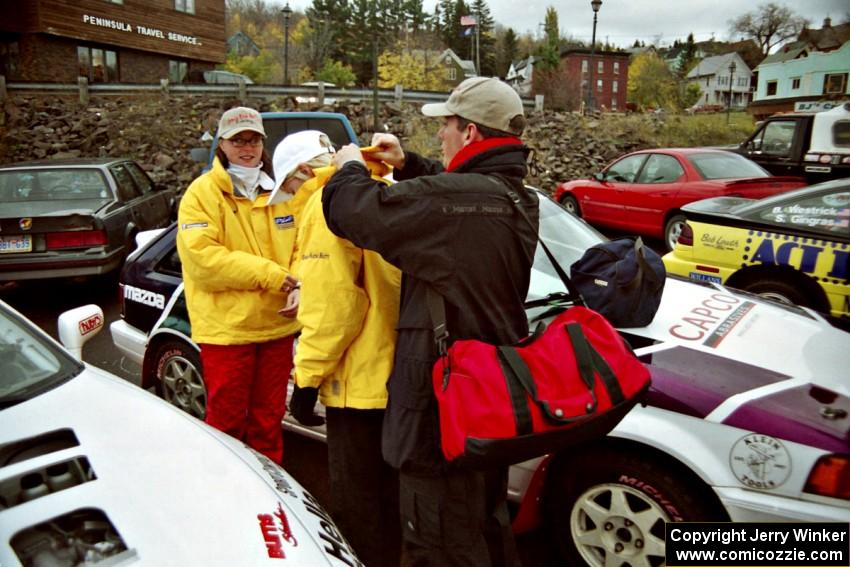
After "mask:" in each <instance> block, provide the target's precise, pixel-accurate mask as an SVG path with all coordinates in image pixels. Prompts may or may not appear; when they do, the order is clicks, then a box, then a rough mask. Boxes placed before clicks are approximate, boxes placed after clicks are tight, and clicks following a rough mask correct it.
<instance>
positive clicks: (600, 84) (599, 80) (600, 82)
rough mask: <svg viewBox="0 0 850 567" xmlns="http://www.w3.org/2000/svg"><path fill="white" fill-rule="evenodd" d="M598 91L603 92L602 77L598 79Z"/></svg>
mask: <svg viewBox="0 0 850 567" xmlns="http://www.w3.org/2000/svg"><path fill="white" fill-rule="evenodd" d="M596 91H597V92H600V93H601V92H602V79H596Z"/></svg>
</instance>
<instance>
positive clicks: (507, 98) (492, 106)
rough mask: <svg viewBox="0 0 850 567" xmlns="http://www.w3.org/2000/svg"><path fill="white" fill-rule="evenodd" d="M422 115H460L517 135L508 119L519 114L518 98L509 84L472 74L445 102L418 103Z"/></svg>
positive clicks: (520, 108)
mask: <svg viewBox="0 0 850 567" xmlns="http://www.w3.org/2000/svg"><path fill="white" fill-rule="evenodd" d="M422 114H424V115H425V116H460V117H461V118H465V119H467V120H470V121H472V122H475V123H476V124H481V125H482V126H487V127H488V128H493V129H495V130H499V131H501V132H508V133H509V134H515V135H517V136H519V135H520V134H522V129H521V128H511V120H512V119H513V118H514V117H515V116H517V115H523V109H522V99H520V98H519V95H518V94H517V92H516V91H515V90H513V89H512V88H511V87H510V85H508V84H507V83H504V82H502V81H500V80H499V79H497V78H495V77H472V78H470V79H466V80H465V81H463V82H462V83H461V84H459V85H458V86H457V87H455V89H454V90H453V91H452V94H451V95H449V100H447V101H446V102H438V103H433V104H426V105H423V106H422Z"/></svg>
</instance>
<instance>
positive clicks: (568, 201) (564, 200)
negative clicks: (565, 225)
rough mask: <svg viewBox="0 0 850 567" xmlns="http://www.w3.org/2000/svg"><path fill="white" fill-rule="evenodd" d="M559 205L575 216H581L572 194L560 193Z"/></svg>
mask: <svg viewBox="0 0 850 567" xmlns="http://www.w3.org/2000/svg"><path fill="white" fill-rule="evenodd" d="M561 205H562V206H563V207H564V208H565V209H567V210H568V211H569V212H571V213H572V214H574V215H575V216H577V217H581V209H579V207H578V201H576V198H575V197H573V196H572V195H567V194H564V195H561Z"/></svg>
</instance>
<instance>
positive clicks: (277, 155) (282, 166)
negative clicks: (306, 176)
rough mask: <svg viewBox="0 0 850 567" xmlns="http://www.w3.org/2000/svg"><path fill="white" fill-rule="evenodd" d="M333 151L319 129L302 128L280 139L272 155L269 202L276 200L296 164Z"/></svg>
mask: <svg viewBox="0 0 850 567" xmlns="http://www.w3.org/2000/svg"><path fill="white" fill-rule="evenodd" d="M333 152H334V148H333V144H332V143H331V140H330V138H328V135H327V134H325V133H324V132H320V131H319V130H302V131H300V132H295V133H293V134H290V135H289V136H287V137H285V138H284V139H283V140H281V141H280V142H279V143H278V144H277V147H276V148H275V149H274V156H273V157H272V166H273V167H274V180H275V188H274V191H272V194H271V195H270V196H269V203H270V204H271V203H275V202H277V201H276V200H275V197H276V196H277V195H278V193H279V192H280V188H281V187H282V186H283V182H284V181H286V180H287V179H288V178H289V176H290V175H292V173H293V172H294V171H295V170H296V169H297V167H298V164H300V163H307V162H309V161H310V160H312V159H313V158H315V157H317V156H320V155H322V154H329V153H333Z"/></svg>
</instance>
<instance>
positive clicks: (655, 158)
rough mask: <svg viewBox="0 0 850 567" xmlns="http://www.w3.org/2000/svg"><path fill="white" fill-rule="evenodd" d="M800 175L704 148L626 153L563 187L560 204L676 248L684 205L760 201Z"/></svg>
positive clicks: (794, 185) (795, 183) (558, 196)
mask: <svg viewBox="0 0 850 567" xmlns="http://www.w3.org/2000/svg"><path fill="white" fill-rule="evenodd" d="M805 184H806V183H805V181H804V180H803V179H802V178H800V177H774V176H772V175H771V174H770V173H768V172H767V171H765V170H764V169H762V168H761V166H759V165H757V164H756V163H754V162H752V161H750V160H748V159H747V158H745V157H743V156H740V155H738V154H734V153H732V152H727V151H724V150H709V149H701V148H684V149H662V150H642V151H639V152H633V153H630V154H626V155H625V156H623V157H621V158H619V159H618V160H616V161H614V162H613V163H611V164H610V165H609V166H608V167H606V168H605V169H604V170H602V172H601V173H597V174H596V175H595V176H594V177H593V178H592V179H582V180H579V181H568V182H566V183H561V184H560V185H558V188H557V189H556V190H555V195H554V197H555V200H557V201H558V202H559V203H561V204H562V205H563V206H564V207H565V208H566V209H567V210H568V211H570V212H572V213H574V214H576V215H578V216H581V217H584V219H585V220H587V222H589V223H591V224H594V225H599V226H604V227H608V228H614V229H617V230H622V231H626V232H630V233H634V234H641V235H645V236H650V237H654V238H662V239H663V240H664V244H665V245H666V247H667V249H668V250H672V249H673V247H674V246H675V245H676V240H677V239H678V238H679V234H680V233H681V232H682V225H683V224H684V222H685V217H684V215H682V213H681V211H680V210H679V209H680V207H682V206H683V205H685V204H687V203H690V202H692V201H699V200H700V199H707V198H709V197H724V196H734V197H746V198H749V199H761V198H762V197H768V196H770V195H776V194H777V193H784V192H785V191H789V190H791V189H795V188H797V187H803V186H804V185H805Z"/></svg>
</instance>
